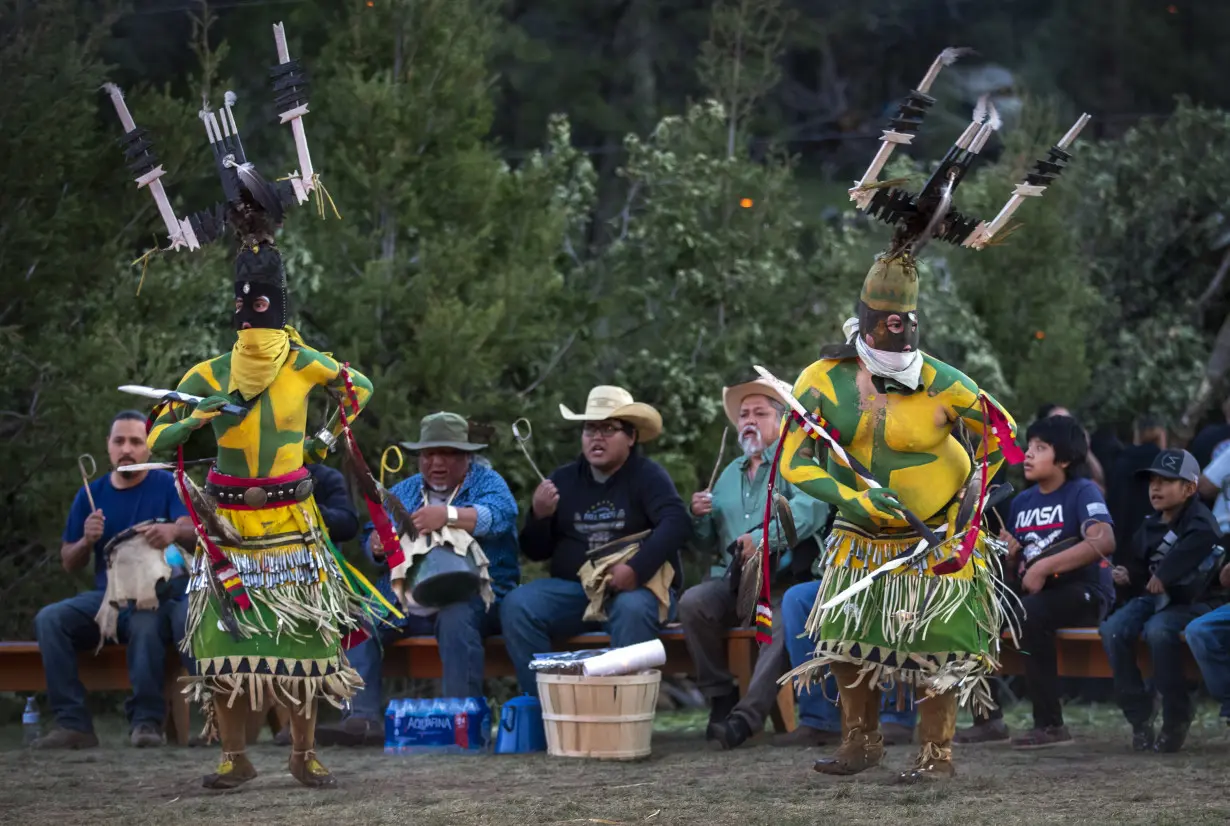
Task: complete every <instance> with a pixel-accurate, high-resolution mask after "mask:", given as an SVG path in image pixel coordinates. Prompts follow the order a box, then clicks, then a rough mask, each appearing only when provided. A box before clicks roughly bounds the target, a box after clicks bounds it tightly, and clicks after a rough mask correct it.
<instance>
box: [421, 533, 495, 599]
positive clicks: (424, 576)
mask: <svg viewBox="0 0 1230 826" xmlns="http://www.w3.org/2000/svg"><path fill="white" fill-rule="evenodd" d="M481 586H482V581H481V579H480V577H479V575H478V568H477V566H475V564H474V562H473V561H472V560H470V558H469V557H465V556H460V555H458V554H457V553H456V552H455V551H454V550H453V549H452V548H449V547H445V546H440V547H436V548H432V549H431V550H430V551H428V552H427V553H426V554H425V555H424V556H423V561H422V562H420V563H419V564H418V570H416V571H415V574H414V586H413V587H412V588H411V589H410V596H411V598H412V599H413V600H414V601H415V602H416V603H418V604H419V605H421V606H423V607H424V608H443V607H444V606H446V605H451V604H453V603H454V602H464V601H466V600H468V599H470V598H471V597H473V596H477V594H478V592H479V589H480V587H481Z"/></svg>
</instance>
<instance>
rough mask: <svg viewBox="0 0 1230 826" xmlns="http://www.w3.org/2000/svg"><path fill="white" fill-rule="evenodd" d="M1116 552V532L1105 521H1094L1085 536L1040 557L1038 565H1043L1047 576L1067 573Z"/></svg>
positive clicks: (1106, 557)
mask: <svg viewBox="0 0 1230 826" xmlns="http://www.w3.org/2000/svg"><path fill="white" fill-rule="evenodd" d="M1114 552H1115V532H1114V530H1112V529H1111V527H1110V525H1108V524H1106V523H1105V522H1094V523H1093V524H1092V525H1090V526H1089V529H1088V530H1086V531H1085V538H1084V540H1082V541H1081V542H1078V543H1076V544H1075V545H1073V546H1072V547H1071V548H1068V549H1067V550H1066V551H1061V552H1060V553H1057V554H1055V555H1054V556H1049V557H1046V558H1044V559H1039V560H1038V561H1037V563H1035V567H1036V566H1043V573H1044V574H1045V575H1047V576H1053V575H1055V574H1066V573H1067V572H1068V571H1075V570H1076V569H1078V568H1083V567H1085V566H1086V565H1092V564H1093V563H1095V562H1097V561H1098V560H1100V559H1109V558H1110V555H1111V554H1113V553H1114Z"/></svg>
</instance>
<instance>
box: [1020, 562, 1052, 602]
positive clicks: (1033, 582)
mask: <svg viewBox="0 0 1230 826" xmlns="http://www.w3.org/2000/svg"><path fill="white" fill-rule="evenodd" d="M1048 576H1050V571H1049V570H1048V569H1047V567H1046V562H1045V561H1044V560H1039V561H1038V562H1035V563H1034V564H1033V566H1032V567H1030V568H1029V569H1028V570H1026V571H1025V576H1024V577H1023V578H1022V579H1021V588H1022V590H1024V591H1025V593H1027V594H1036V593H1038V592H1039V591H1041V590H1042V589H1043V588H1044V587H1045V586H1046V578H1047V577H1048Z"/></svg>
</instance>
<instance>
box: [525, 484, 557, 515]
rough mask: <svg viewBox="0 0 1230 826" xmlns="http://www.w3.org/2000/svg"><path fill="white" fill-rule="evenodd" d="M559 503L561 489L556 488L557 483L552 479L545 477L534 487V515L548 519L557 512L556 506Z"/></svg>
mask: <svg viewBox="0 0 1230 826" xmlns="http://www.w3.org/2000/svg"><path fill="white" fill-rule="evenodd" d="M558 504H559V491H558V490H556V489H555V483H554V482H552V481H551V480H550V479H544V480H543V481H542V482H540V483H539V485H538V487H537V488H535V489H534V501H533V503H532V505H531V508H532V509H533V511H534V516H536V517H537V518H539V519H546V518H547V517H548V516H551V515H552V514H554V513H555V506H556V505H558Z"/></svg>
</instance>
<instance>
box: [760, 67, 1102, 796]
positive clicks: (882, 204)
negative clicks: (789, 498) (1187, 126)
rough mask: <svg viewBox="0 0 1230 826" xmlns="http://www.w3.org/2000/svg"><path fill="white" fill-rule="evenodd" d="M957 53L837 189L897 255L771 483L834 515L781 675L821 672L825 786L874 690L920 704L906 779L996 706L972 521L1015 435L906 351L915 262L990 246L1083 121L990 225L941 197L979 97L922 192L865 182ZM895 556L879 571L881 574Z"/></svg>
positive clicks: (989, 552) (989, 558) (793, 425)
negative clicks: (832, 684) (830, 746)
mask: <svg viewBox="0 0 1230 826" xmlns="http://www.w3.org/2000/svg"><path fill="white" fill-rule="evenodd" d="M958 53H959V52H958V50H946V51H945V52H944V53H943V54H942V55H941V56H940V57H938V58H937V59H936V61H935V63H934V64H933V66H932V67H931V70H930V71H929V72H928V74H927V76H926V77H925V78H924V80H923V82H922V83H921V84H920V85H919V88H918V89H916V90H914V91H912V92H911V93H910V95H909V96H908V97H907V98H906V99H905V101H904V102H903V104H902V105H901V108H900V111H899V113H898V116H897V117H896V118H895V119H894V120H893V121H892V124H891V126H890V128H889V129H888V130H886V131H885V132H884V136H883V138H882V141H883V143H882V146H881V150H880V152H879V153H878V154H877V156H876V158H875V161H873V163H872V165H871V168H870V169H869V170H868V172H867V174H866V175H864V177H863V179H862V180H860V181H859V182H858V183H857V184H856V186H855V187H854V188H853V189H851V190H850V195H851V198H852V200H854V201H855V202H856V203H857V204H858V205H859V207H860V208H862V209H865V210H866V211H868V212H869V213H870V214H871V215H873V216H875V217H878V218H880V219H881V220H883V221H885V222H886V223H889V224H892V225H895V227H896V230H895V233H894V237H893V243H892V245H891V246H890V248H889V249H888V250H886V251H885V252H884V253H882V254H880V255H879V256H878V257H877V258H876V260H875V262H874V263H873V264H872V266H871V269H870V270H869V271H868V273H867V276H866V278H865V280H864V282H863V287H862V291H861V293H860V294H859V298H858V301H857V304H856V315H855V317H853V318H851V319H849V320H848V321H847V322H846V324H845V328H844V332H845V334H846V341H845V343H844V344H841V345H837V346H830V347H827V348H824V349H823V350H822V351H821V358H820V360H819V361H816V362H814V363H813V364H811V365H810V366H809V367H807V368H806V369H805V370H804V371H803V373H802V374H801V375H800V376H799V378H798V381H797V382H795V384H794V396H795V399H796V400H797V403H796V404H795V405H792V407H793V408H794V410H795V411H796V412H795V414H794V416H793V418H792V420H791V421H790V422H789V423H788V424H787V427H786V430H785V437H784V439H783V441H782V457H781V461H780V470H781V473H782V476H783V477H784V478H785V479H786V480H788V481H789V482H790V483H791V484H792V485H794V486H795V487H796V488H798V489H799V490H801V491H802V492H803V493H805V494H807V495H809V496H811V497H814V498H816V499H819V500H821V501H824V502H828V503H829V504H831V505H833V506H834V507H836V509H837V513H838V515H837V519H836V522H835V524H834V526H833V530H832V532H831V533H830V535H829V538H828V540H827V544H826V548H825V551H824V554H823V555H822V565H823V570H822V578H823V585H822V587H821V589H820V592H819V595H818V596H817V599H816V604H815V606H814V607H813V609H812V613H811V616H810V618H809V620H808V625H807V630H808V632H809V634H810V636H811V637H812V639H813V640H814V642H815V643H816V651H815V658H814V659H813V660H811V661H810V662H808V663H806V664H804V665H803V666H801V667H799V668H798V669H796V670H795V671H794V672H791V675H787V678H789V677H791V676H794V677H796V678H799V679H801V680H802V681H803V682H805V683H806V682H810V681H812V680H818V679H820V678H821V677H822V672H823V669H824V668H825V667H826V666H827V667H828V668H829V669H831V671H832V673H833V675H834V676H835V678H836V680H837V683H838V691H839V693H840V704H841V716H842V743H841V745H840V746H839V747H838V748H837V750H836V752H835V753H834V754H833V755H832V756H830V757H826V758H823V759H821V760H819V761H817V762H816V764H815V769H816V771H819V772H823V773H826V774H835V775H850V774H855V773H858V772H861V771H863V770H865V769H867V768H870V767H872V766H875V765H877V764H878V763H879V762H880V760H881V758H882V756H883V752H884V748H883V737H882V735H881V734H880V731H879V710H880V692H881V688H882V687H889V686H893V685H894V684H896V685H900V684H904V685H906V686H910V687H912V688H913V689H914V692H915V695H916V697H917V698H918V700H920V702H919V703H918V713H919V723H918V738H919V741H920V750H919V753H918V757H917V760H916V761H915V763H914V765H913V767H912V768H911V769H910V770H908V771H906V772H904V773H903V774H902V775H901V779H902V780H904V781H916V780H921V779H926V778H933V777H947V776H951V775H952V774H953V773H954V770H953V765H952V749H951V740H952V736H953V733H954V730H955V725H956V714H957V706H958V702H959V701H962V702H972V703H974V704H975V705H978V704H988V703H990V702H991V697H990V693H989V691H988V689H987V685H986V677H987V675H989V674H990V673H992V672H993V671H994V669H995V668H996V665H997V659H998V651H999V638H1000V632H1001V626H1002V624H1003V621H1004V608H1003V607H1002V605H1001V602H1000V599H999V597H998V590H999V589H998V588H997V582H998V581H999V579H998V571H999V564H998V560H997V558H996V557H997V553H999V552H1002V550H1003V549H1002V548H1000V547H998V546H996V545H995V544H994V540H991V539H990V538H989V537H988V536H986V535H985V534H984V532H983V530H982V527H981V510H982V509H983V508H984V507H985V506H986V496H987V481H988V480H990V479H991V478H992V477H993V476H994V474H995V472H996V471H997V470H998V469H999V467H1000V465H1001V464H1002V463H1003V461H1004V459H1005V454H1007V455H1008V456H1009V458H1012V459H1014V460H1016V459H1017V458H1018V457H1017V455H1016V454H1019V450H1018V449H1017V448H1016V446H1015V443H1014V441H1013V440H1014V438H1015V425H1014V424H1013V422H1012V419H1011V418H1010V417H1009V415H1008V413H1007V411H1005V410H1004V408H1003V407H1002V406H1001V405H1000V404H999V402H997V401H996V400H995V399H994V398H992V397H991V396H990V395H989V394H988V393H986V392H985V391H983V390H981V389H980V388H979V386H978V384H977V383H976V382H974V381H973V380H972V379H970V378H969V377H968V376H966V375H964V374H963V373H962V372H961V371H959V370H957V369H956V368H954V367H952V366H950V365H948V364H945V363H944V362H942V361H940V360H939V359H937V358H934V357H933V356H931V355H929V354H927V353H925V352H922V351H921V350H920V349H919V331H920V326H921V317H920V313H919V307H918V269H917V266H916V258H917V255H918V253H919V251H920V250H921V248H922V247H923V246H924V245H925V244H926V243H927V242H928V241H930V240H931V239H933V238H940V239H941V240H945V241H948V242H950V243H954V244H959V245H963V246H970V247H974V248H981V247H983V246H985V245H986V244H987V242H988V241H989V240H990V239H991V238H992V237H993V236H994V235H995V234H996V233H997V232H999V231H1000V230H1002V228H1003V226H1004V223H1005V221H1006V220H1007V218H1008V217H1009V216H1011V214H1012V213H1013V212H1014V211H1015V210H1016V208H1017V206H1019V204H1020V202H1021V200H1022V199H1023V198H1025V197H1029V196H1037V195H1041V194H1042V191H1043V190H1045V188H1046V186H1047V185H1048V184H1049V183H1050V182H1051V180H1052V179H1053V178H1054V177H1056V176H1057V175H1058V174H1059V172H1060V170H1061V169H1062V168H1063V166H1064V164H1065V163H1066V162H1067V161H1068V159H1069V157H1070V156H1069V155H1068V153H1067V151H1066V149H1067V147H1068V146H1069V145H1070V144H1071V142H1072V141H1073V140H1074V139H1075V137H1076V132H1077V131H1079V127H1081V126H1083V125H1084V123H1085V121H1087V119H1088V118H1087V116H1084V117H1082V119H1081V120H1080V121H1079V122H1078V124H1077V126H1076V127H1074V128H1073V130H1072V131H1071V132H1070V133H1069V134H1068V135H1066V136H1065V137H1064V139H1063V140H1062V141H1060V143H1059V144H1057V145H1056V146H1055V147H1054V148H1052V149H1051V150H1050V153H1049V155H1048V157H1047V158H1046V159H1044V160H1042V161H1039V162H1038V164H1037V165H1036V166H1035V168H1034V170H1033V172H1031V174H1030V175H1029V176H1028V178H1027V179H1026V181H1025V182H1024V183H1022V184H1021V185H1020V186H1018V187H1017V188H1016V191H1015V192H1014V194H1013V196H1012V199H1011V200H1010V201H1009V202H1008V204H1007V205H1006V206H1005V207H1004V209H1003V210H1002V211H1001V212H1000V214H999V215H998V216H997V217H996V218H995V219H994V220H993V221H989V222H980V221H977V220H976V219H972V218H968V217H966V216H964V215H962V214H960V213H959V212H957V211H955V210H953V209H952V195H953V191H954V190H955V189H956V187H957V185H958V184H959V183H960V181H961V178H962V176H963V175H964V174H965V172H966V171H967V170H968V168H969V166H970V164H971V163H972V162H973V160H974V158H975V157H976V156H977V155H978V153H979V151H980V150H981V149H982V147H983V145H984V144H985V143H986V140H987V139H988V138H989V137H990V133H991V132H993V131H994V130H995V129H997V128H998V126H999V119H998V117H997V116H996V114H995V110H994V108H993V106H990V105H988V104H987V103H986V101H982V102H980V104H979V107H978V109H976V110H975V113H974V118H973V121H972V122H971V123H970V125H969V126H968V127H967V128H966V130H965V132H964V133H963V134H962V135H961V137H960V138H959V139H958V140H957V142H956V144H955V145H954V146H953V147H952V149H950V150H949V152H948V154H947V155H946V156H945V158H944V160H943V161H942V162H941V164H940V166H939V168H938V169H937V170H936V172H935V173H934V174H933V175H932V177H931V178H930V180H929V181H928V182H927V183H926V185H925V186H924V187H923V189H922V190H921V191H920V193H919V194H917V195H914V194H911V193H909V192H906V191H904V190H901V189H899V188H896V187H894V186H893V185H892V183H887V184H877V183H876V176H877V175H878V173H879V171H880V169H881V168H882V167H883V165H884V163H885V162H886V161H887V159H888V156H889V154H891V152H892V149H893V147H895V146H896V145H897V144H899V143H909V142H910V140H911V139H912V137H913V134H912V133H913V132H914V131H916V130H917V128H918V126H919V124H920V123H921V121H922V117H923V114H924V113H925V111H926V109H927V108H928V107H930V106H931V105H932V104H933V103H934V99H933V98H931V97H930V96H928V95H927V94H926V93H927V91H928V89H929V88H930V86H931V83H932V81H933V80H934V79H935V75H936V74H937V73H938V72H939V70H940V68H941V67H942V66H943V65H946V64H947V63H951V62H952V60H954V59H955V57H956V56H957V54H958ZM961 426H964V428H965V429H966V430H967V431H968V432H969V433H971V434H973V435H974V436H975V437H977V441H978V444H977V446H976V448H975V449H972V450H967V449H966V448H965V447H964V446H963V445H962V443H961V442H960V441H958V439H957V434H956V433H955V431H956V430H957V429H958V428H959V427H961ZM826 448H827V450H826ZM971 454H972V455H971ZM893 560H896V561H895V562H894V563H893V565H894V566H896V567H893V566H890V568H892V570H877V569H880V568H881V566H883V565H885V564H886V563H889V562H890V561H893Z"/></svg>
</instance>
